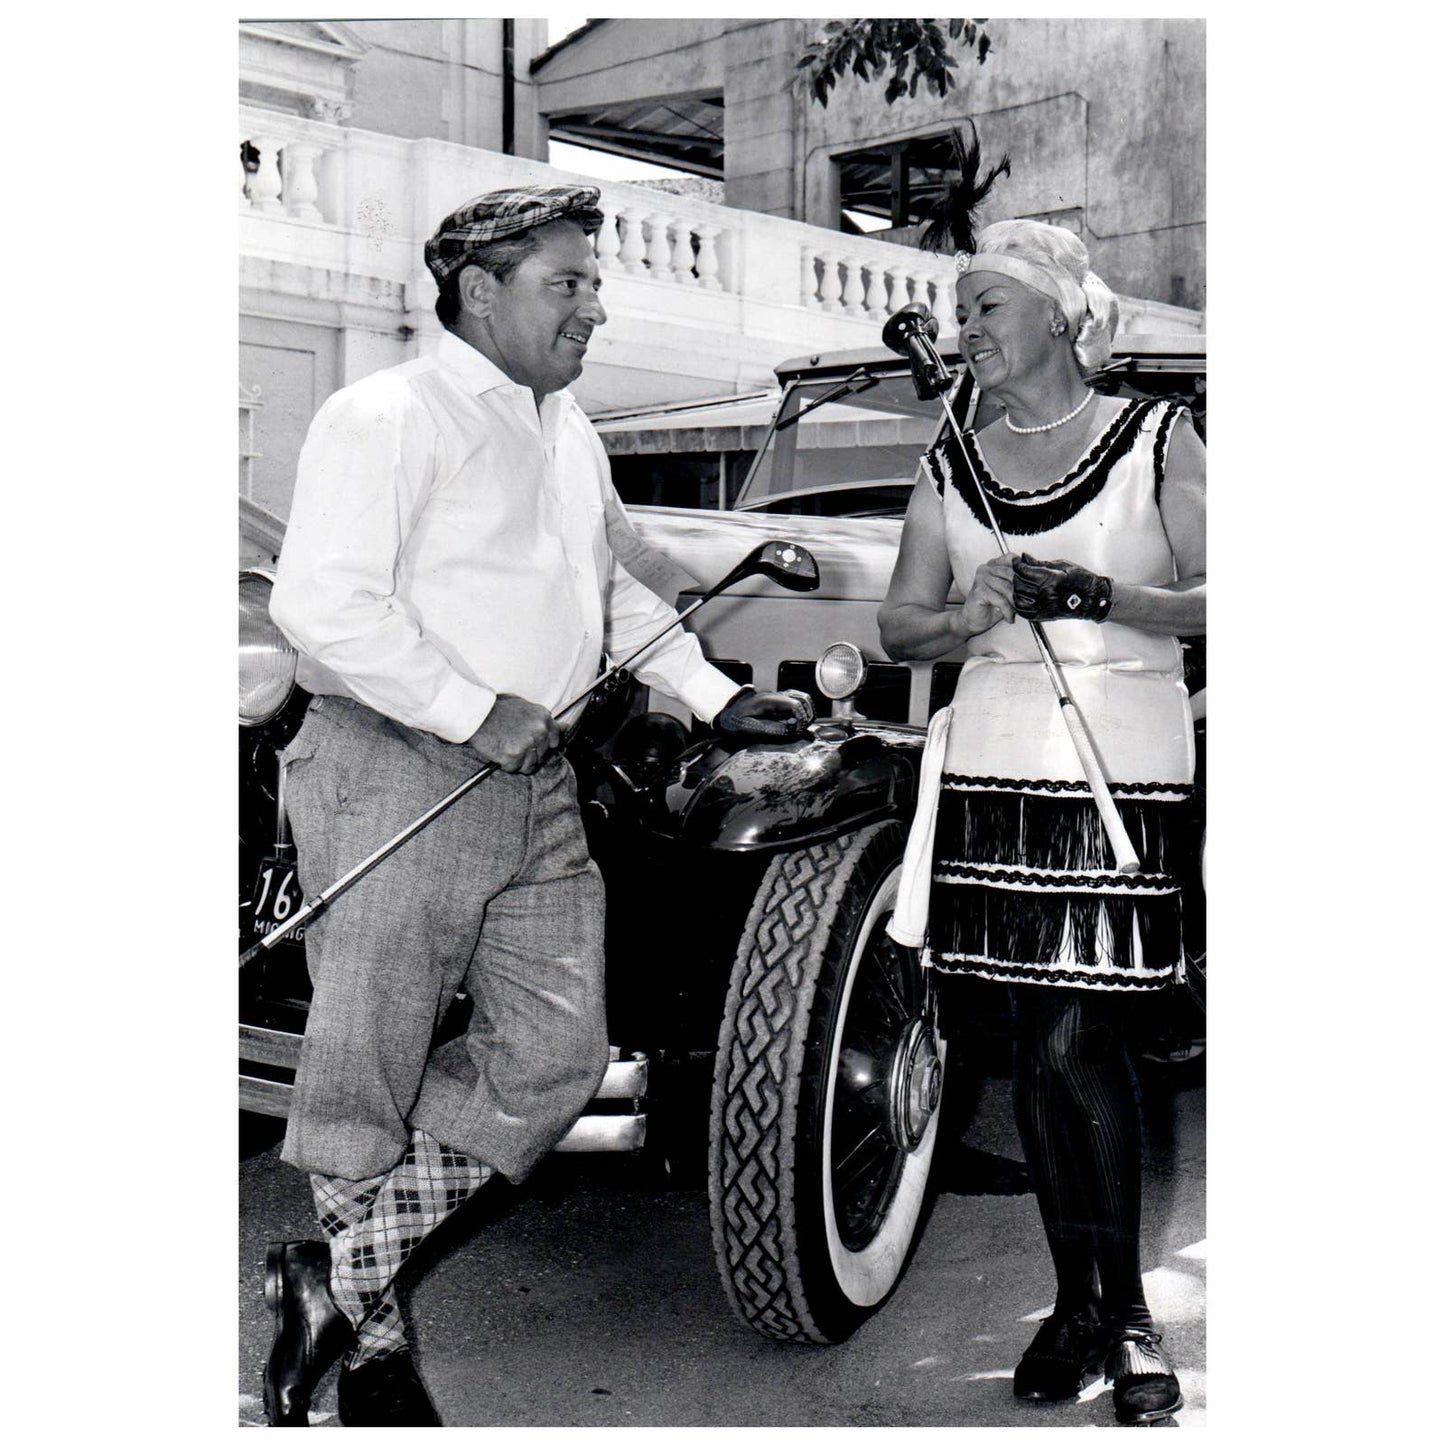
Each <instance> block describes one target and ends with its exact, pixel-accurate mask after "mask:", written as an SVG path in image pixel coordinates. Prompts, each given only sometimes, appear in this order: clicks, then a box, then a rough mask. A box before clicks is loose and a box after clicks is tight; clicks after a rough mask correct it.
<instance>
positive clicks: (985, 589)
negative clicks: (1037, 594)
mask: <svg viewBox="0 0 1445 1445" xmlns="http://www.w3.org/2000/svg"><path fill="white" fill-rule="evenodd" d="M1015 555H1016V554H1015V553H1013V552H1010V553H1008V554H1007V556H998V557H991V558H989V560H988V561H987V562H985V563H983V565H982V566H980V567H979V569H978V571H976V572H975V573H974V574H973V585H972V586H971V587H970V588H969V589H968V596H967V597H965V598H964V599H963V606H962V607H959V608H956V609H954V611H953V612H952V613H951V614H950V616H949V619H948V625H949V629H950V631H951V632H953V634H954V635H955V636H956V637H957V638H958V640H959V641H960V642H963V641H964V640H966V639H967V638H970V637H974V636H976V635H977V634H978V633H980V632H987V631H988V630H989V628H990V627H995V626H997V625H998V623H1000V622H1012V621H1013V620H1014V613H1015V611H1016V608H1015V605H1014V566H1013V564H1014V558H1015Z"/></svg>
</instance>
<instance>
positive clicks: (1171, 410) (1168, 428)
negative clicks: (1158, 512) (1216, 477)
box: [1154, 401, 1189, 504]
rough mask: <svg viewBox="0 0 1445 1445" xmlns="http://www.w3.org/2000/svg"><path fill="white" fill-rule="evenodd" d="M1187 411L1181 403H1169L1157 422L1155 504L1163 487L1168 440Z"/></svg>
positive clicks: (1155, 440) (1155, 437)
mask: <svg viewBox="0 0 1445 1445" xmlns="http://www.w3.org/2000/svg"><path fill="white" fill-rule="evenodd" d="M1188 409H1189V408H1188V407H1186V406H1185V405H1184V403H1183V402H1182V401H1171V402H1170V403H1169V406H1168V409H1167V410H1166V411H1165V413H1164V416H1163V418H1162V419H1161V420H1160V422H1159V430H1158V431H1156V432H1155V433H1154V501H1155V503H1156V504H1157V503H1158V501H1159V493H1160V492H1161V491H1162V490H1163V487H1164V464H1165V462H1167V461H1168V459H1169V438H1170V437H1171V436H1173V435H1174V424H1175V422H1177V421H1178V420H1179V418H1180V417H1181V416H1183V415H1184V413H1185V412H1186V411H1188Z"/></svg>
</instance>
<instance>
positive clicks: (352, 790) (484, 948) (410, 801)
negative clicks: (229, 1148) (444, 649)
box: [282, 697, 607, 1180]
mask: <svg viewBox="0 0 1445 1445" xmlns="http://www.w3.org/2000/svg"><path fill="white" fill-rule="evenodd" d="M285 761H286V764H287V811H288V813H289V815H290V818H291V824H292V829H293V831H294V833H295V837H296V844H297V851H298V861H299V871H300V876H301V884H302V887H303V889H304V890H305V892H306V894H307V896H311V895H312V894H313V893H315V892H317V891H319V890H320V889H321V888H323V887H325V886H326V885H327V884H328V883H330V882H331V881H332V880H333V879H335V878H336V877H338V876H339V875H340V874H342V873H343V872H345V871H346V869H348V868H350V867H352V866H353V865H354V864H356V863H357V862H359V861H360V860H361V859H362V858H364V857H365V856H366V855H367V854H368V853H370V852H371V851H372V850H373V849H375V848H376V847H377V846H378V845H379V844H381V843H383V842H384V841H386V840H387V839H388V838H390V837H392V836H393V835H394V834H395V833H397V832H399V831H400V830H401V829H402V828H403V827H404V826H406V824H407V823H409V822H411V821H412V820H413V819H415V818H416V817H417V816H418V815H419V814H421V813H423V812H425V811H426V809H427V808H429V807H430V806H431V805H432V804H433V803H435V802H436V801H437V800H438V799H439V798H441V797H443V796H445V795H446V794H447V793H448V792H449V791H451V789H452V788H454V787H455V786H456V785H457V784H458V783H459V782H461V781H463V780H464V779H465V778H466V777H468V776H470V775H471V774H472V773H473V772H475V771H476V769H477V768H478V767H479V766H480V759H479V758H478V757H477V755H476V754H475V753H474V752H473V751H472V750H471V749H470V748H467V747H464V746H457V745H455V744H451V743H445V742H442V741H441V740H440V739H439V738H435V737H433V736H431V735H430V734H428V733H422V732H418V731H414V730H412V729H410V728H406V727H403V726H401V725H400V724H398V723H394V722H392V721H390V720H389V719H387V718H384V717H382V716H381V715H380V714H379V713H376V712H373V711H372V710H371V709H370V708H367V707H364V706H362V705H361V704H360V703H356V702H352V701H351V700H349V699H344V698H336V697H325V698H318V699H316V701H315V702H313V703H312V705H311V709H310V711H308V713H307V715H306V721H305V722H304V723H303V724H302V727H301V731H300V732H299V733H298V734H297V735H296V738H295V740H294V741H293V742H292V744H291V746H290V747H289V748H288V749H287V750H286V753H285ZM602 925H603V896H602V880H601V877H600V876H599V874H598V872H597V868H596V865H595V864H594V863H593V862H592V860H591V858H590V857H589V856H588V853H587V844H586V839H585V837H584V836H583V831H582V820H581V816H580V814H579V812H578V808H577V792H576V783H575V780H574V778H573V775H572V770H571V767H570V766H569V765H568V764H567V763H566V761H565V760H563V759H562V758H560V757H553V758H552V759H550V760H549V761H548V762H547V763H546V764H545V765H544V766H543V767H542V768H541V769H539V770H538V772H536V773H535V774H533V775H532V776H530V777H523V776H520V775H516V774H511V773H501V772H499V773H496V774H494V775H493V776H492V777H491V778H489V779H488V780H487V781H486V782H484V783H482V784H481V785H480V786H478V787H477V788H476V789H474V790H473V791H472V792H471V793H469V794H467V796H466V797H464V798H463V799H462V800H461V801H460V802H459V803H457V804H456V805H454V806H453V807H452V808H451V809H450V811H448V812H447V813H445V814H443V815H442V817H440V818H438V819H437V820H436V821H435V822H434V823H432V824H431V825H430V826H429V827H428V828H426V829H425V830H423V831H422V832H421V833H420V834H418V835H417V836H416V837H415V838H413V839H411V840H410V841H409V842H408V843H406V844H405V845H404V846H403V847H402V848H400V849H399V850H398V851H397V852H396V853H394V854H392V856H391V857H390V858H388V859H387V860H386V861H385V862H384V863H382V864H380V865H379V866H378V867H377V868H376V869H375V870H374V871H373V872H372V873H370V874H368V875H367V877H365V878H364V879H362V880H361V882H360V883H358V884H357V885H356V886H355V887H354V888H353V889H352V890H351V891H350V892H349V893H347V894H345V895H344V896H343V897H342V898H340V899H338V900H337V902H336V903H334V904H333V905H332V906H331V907H330V908H329V909H328V910H327V911H326V912H325V913H323V914H322V915H321V916H320V918H319V919H318V920H317V921H316V922H315V923H314V924H313V925H312V926H311V927H310V928H309V929H308V930H307V934H306V961H307V968H308V970H309V972H310V974H311V981H312V985H313V988H314V997H313V1000H312V1004H311V1012H310V1015H309V1017H308V1019H307V1024H306V1038H305V1041H304V1043H303V1045H302V1049H301V1062H300V1067H299V1068H298V1070H297V1074H296V1089H295V1093H294V1095H293V1098H292V1105H291V1115H290V1120H289V1122H288V1125H287V1129H286V1142H285V1146H284V1148H283V1150H282V1157H283V1158H284V1159H285V1160H286V1161H287V1162H288V1163H290V1164H294V1165H295V1166H296V1167H297V1168H300V1169H305V1170H308V1171H311V1172H314V1173H319V1174H326V1175H331V1176H337V1177H340V1178H344V1179H367V1178H370V1177H372V1176H375V1175H378V1174H382V1173H384V1172H385V1171H387V1170H389V1169H390V1168H391V1167H392V1166H393V1165H394V1164H396V1163H397V1161H398V1160H399V1159H401V1157H402V1155H403V1153H404V1151H405V1150H406V1147H407V1144H408V1141H409V1139H410V1137H411V1131H412V1129H413V1128H417V1129H421V1130H424V1131H425V1132H426V1133H427V1134H429V1135H431V1136H432V1138H434V1139H436V1140H438V1141H440V1142H441V1143H442V1144H443V1145H446V1146H448V1147H449V1148H452V1149H455V1150H459V1151H460V1152H462V1153H465V1154H469V1155H471V1156H472V1157H473V1158H475V1159H478V1160H480V1161H481V1162H483V1163H485V1164H489V1165H491V1166H492V1167H493V1168H495V1169H497V1170H498V1171H499V1172H501V1173H502V1174H504V1175H506V1176H507V1177H508V1178H509V1179H512V1180H518V1179H521V1178H522V1177H524V1176H525V1175H526V1174H527V1173H528V1171H529V1170H530V1169H531V1168H532V1167H533V1165H534V1164H536V1162H537V1161H538V1160H539V1159H540V1158H541V1157H542V1155H544V1154H545V1153H547V1151H548V1150H550V1149H551V1148H552V1146H553V1145H554V1144H555V1143H556V1142H557V1140H558V1139H560V1138H561V1136H562V1135H563V1134H565V1133H566V1132H567V1130H568V1129H569V1128H570V1127H571V1125H572V1124H573V1122H574V1121H575V1120H576V1118H577V1116H578V1114H580V1112H581V1111H582V1109H583V1107H584V1106H585V1105H586V1103H587V1100H588V1099H589V1098H591V1096H592V1095H593V1093H594V1092H595V1091H596V1089H597V1086H598V1084H599V1083H600V1082H601V1079H602V1075H603V1073H604V1071H605V1070H606V1067H607V1026H606V1012H605V1007H604V999H603V967H602ZM463 987H464V988H465V989H466V990H467V992H468V993H469V994H470V995H471V997H472V1000H473V1014H472V1021H471V1025H470V1027H469V1029H468V1031H467V1032H466V1034H465V1035H463V1036H462V1037H461V1038H458V1039H454V1040H452V1041H450V1042H448V1043H446V1044H444V1045H442V1046H441V1047H440V1048H436V1049H432V1047H431V1040H432V1035H433V1032H434V1030H435V1029H436V1026H437V1024H438V1023H439V1022H440V1020H441V1018H442V1015H443V1014H444V1013H445V1012H446V1009H447V1007H448V1005H449V1004H450V1003H451V1001H452V999H453V997H454V996H455V994H456V992H457V990H458V989H459V988H463Z"/></svg>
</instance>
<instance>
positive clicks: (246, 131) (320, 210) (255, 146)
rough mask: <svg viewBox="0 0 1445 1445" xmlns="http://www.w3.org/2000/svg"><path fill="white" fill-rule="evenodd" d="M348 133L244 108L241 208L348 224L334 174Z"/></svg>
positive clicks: (241, 145)
mask: <svg viewBox="0 0 1445 1445" xmlns="http://www.w3.org/2000/svg"><path fill="white" fill-rule="evenodd" d="M347 134H348V133H347V131H346V130H345V129H344V128H343V127H341V126H336V125H328V124H326V123H325V122H322V121H311V120H305V119H302V118H301V117H300V116H294V115H283V114H279V113H274V112H271V111H257V110H250V109H248V108H245V107H243V108H242V112H241V144H240V147H239V156H238V160H239V163H240V169H241V196H240V202H241V206H242V209H243V210H246V211H250V212H254V213H257V214H260V215H263V216H290V217H292V218H293V219H294V220H298V221H318V222H323V223H327V224H331V225H341V224H344V219H345V218H344V217H343V215H342V214H341V209H342V208H341V204H340V196H339V193H338V188H337V186H336V185H335V181H336V180H337V179H338V177H337V176H336V175H335V173H334V168H335V164H336V160H337V157H338V155H339V153H340V152H341V150H342V147H343V145H344V143H345V140H346V136H347Z"/></svg>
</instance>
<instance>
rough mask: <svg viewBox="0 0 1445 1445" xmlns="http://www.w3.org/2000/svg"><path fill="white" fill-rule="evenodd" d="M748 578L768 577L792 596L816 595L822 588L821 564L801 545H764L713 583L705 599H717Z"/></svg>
mask: <svg viewBox="0 0 1445 1445" xmlns="http://www.w3.org/2000/svg"><path fill="white" fill-rule="evenodd" d="M744 577H766V578H767V579H768V580H769V581H771V582H776V583H777V584H778V586H779V587H786V588H787V589H788V590H789V591H790V592H812V591H813V590H814V589H815V588H816V587H817V585H818V564H817V563H816V562H815V561H814V560H813V554H812V553H811V552H810V551H808V549H807V548H806V547H804V546H803V545H802V543H800V542H784V541H773V542H763V543H760V544H759V545H758V546H756V547H754V548H753V550H752V551H751V552H749V553H748V555H747V556H746V557H744V558H743V560H742V561H741V562H739V563H738V565H737V566H736V567H734V568H733V570H732V571H731V572H729V573H728V574H727V576H726V577H724V578H722V579H721V580H720V581H718V582H715V583H713V585H712V586H711V587H710V588H708V590H707V593H706V594H705V597H716V596H717V595H718V593H719V592H725V591H727V589H728V588H729V587H731V586H732V585H733V583H734V582H741V581H742V580H743V578H744Z"/></svg>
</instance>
